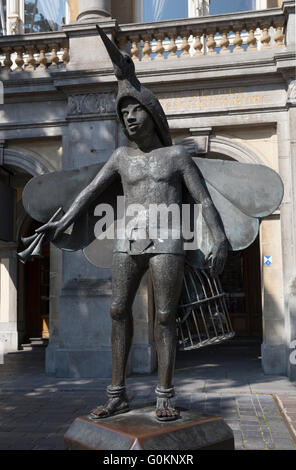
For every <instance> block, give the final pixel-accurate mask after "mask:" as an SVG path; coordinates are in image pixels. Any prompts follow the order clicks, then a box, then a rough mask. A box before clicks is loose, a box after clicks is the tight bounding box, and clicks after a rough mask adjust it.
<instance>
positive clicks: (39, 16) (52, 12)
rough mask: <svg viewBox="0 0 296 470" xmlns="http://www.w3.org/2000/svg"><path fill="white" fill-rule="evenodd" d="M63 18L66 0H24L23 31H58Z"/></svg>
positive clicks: (63, 20)
mask: <svg viewBox="0 0 296 470" xmlns="http://www.w3.org/2000/svg"><path fill="white" fill-rule="evenodd" d="M65 18H66V0H50V1H49V0H25V25H24V29H25V33H39V32H45V31H58V30H59V29H61V25H62V24H65Z"/></svg>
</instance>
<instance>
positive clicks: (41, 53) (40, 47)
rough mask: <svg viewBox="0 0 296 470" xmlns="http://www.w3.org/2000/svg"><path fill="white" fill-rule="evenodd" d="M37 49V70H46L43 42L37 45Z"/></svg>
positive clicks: (45, 48)
mask: <svg viewBox="0 0 296 470" xmlns="http://www.w3.org/2000/svg"><path fill="white" fill-rule="evenodd" d="M37 49H38V51H39V58H38V60H37V64H38V68H37V70H39V71H41V70H46V69H47V57H46V55H45V53H46V51H47V46H46V45H45V44H39V45H37Z"/></svg>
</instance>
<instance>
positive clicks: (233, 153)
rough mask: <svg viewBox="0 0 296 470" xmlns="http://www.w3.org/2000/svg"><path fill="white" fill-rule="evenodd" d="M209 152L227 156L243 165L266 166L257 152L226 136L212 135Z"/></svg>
mask: <svg viewBox="0 0 296 470" xmlns="http://www.w3.org/2000/svg"><path fill="white" fill-rule="evenodd" d="M208 151H209V152H210V153H218V154H220V155H226V156H227V157H229V158H230V159H232V160H236V161H238V162H241V163H254V164H257V165H263V164H264V163H263V161H262V159H261V158H260V157H259V156H258V155H257V154H256V153H255V152H253V151H252V150H250V149H249V148H248V147H246V146H244V145H242V144H240V143H238V142H234V141H233V140H232V139H230V138H228V137H225V136H219V135H211V136H210V137H209V147H208Z"/></svg>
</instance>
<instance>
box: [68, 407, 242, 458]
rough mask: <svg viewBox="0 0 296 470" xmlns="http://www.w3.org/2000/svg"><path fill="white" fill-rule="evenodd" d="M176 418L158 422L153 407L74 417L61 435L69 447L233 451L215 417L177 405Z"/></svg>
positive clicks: (227, 430)
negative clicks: (106, 415)
mask: <svg viewBox="0 0 296 470" xmlns="http://www.w3.org/2000/svg"><path fill="white" fill-rule="evenodd" d="M179 410H180V418H179V419H177V420H176V421H167V422H160V421H158V420H157V419H156V417H155V406H146V405H145V406H144V407H141V408H137V409H132V410H131V411H129V412H128V413H123V414H120V415H116V416H111V417H110V418H105V419H102V420H100V421H92V420H91V419H88V418H86V417H80V418H76V419H75V421H74V422H73V423H72V424H71V426H70V427H69V429H68V431H67V432H66V434H65V436H64V442H65V448H66V449H68V450H83V449H85V450H199V449H200V450H234V437H233V432H232V430H231V429H230V427H229V426H228V425H227V424H226V423H225V421H224V420H223V419H222V418H220V417H218V416H211V415H204V414H200V413H198V412H197V411H193V410H185V409H182V408H179Z"/></svg>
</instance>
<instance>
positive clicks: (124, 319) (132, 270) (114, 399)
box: [90, 253, 147, 419]
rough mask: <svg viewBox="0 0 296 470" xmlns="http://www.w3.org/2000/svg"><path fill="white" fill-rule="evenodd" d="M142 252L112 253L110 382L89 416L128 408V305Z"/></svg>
mask: <svg viewBox="0 0 296 470" xmlns="http://www.w3.org/2000/svg"><path fill="white" fill-rule="evenodd" d="M144 261H145V259H144V257H142V256H130V255H128V254H127V253H114V255H113V266H112V304H111V308H110V315H111V318H112V330H111V343H112V384H111V385H109V386H108V388H107V396H108V400H107V403H106V404H105V405H104V406H99V407H97V408H95V409H94V410H92V411H91V413H90V417H91V418H92V419H101V418H106V417H108V416H112V415H114V414H118V413H124V412H125V411H128V409H129V405H128V399H127V396H126V390H125V371H126V364H127V360H128V355H129V351H130V347H131V343H132V338H133V318H132V305H133V301H134V298H135V295H136V292H137V290H138V287H139V284H140V281H141V278H142V276H143V274H144V272H145V271H146V269H147V261H146V263H145V262H144Z"/></svg>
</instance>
